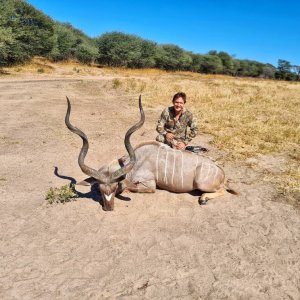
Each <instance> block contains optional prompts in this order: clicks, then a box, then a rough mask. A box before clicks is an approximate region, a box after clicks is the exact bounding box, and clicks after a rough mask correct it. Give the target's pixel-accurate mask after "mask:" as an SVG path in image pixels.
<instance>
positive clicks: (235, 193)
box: [226, 189, 240, 196]
mask: <svg viewBox="0 0 300 300" xmlns="http://www.w3.org/2000/svg"><path fill="white" fill-rule="evenodd" d="M226 191H227V192H228V193H230V194H232V195H236V196H238V195H239V194H240V193H238V192H237V191H235V190H233V189H226Z"/></svg>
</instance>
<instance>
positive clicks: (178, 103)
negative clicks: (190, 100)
mask: <svg viewBox="0 0 300 300" xmlns="http://www.w3.org/2000/svg"><path fill="white" fill-rule="evenodd" d="M173 105H174V109H175V112H176V113H181V112H182V110H183V107H184V100H183V99H182V98H181V97H180V98H177V99H176V100H175V101H173Z"/></svg>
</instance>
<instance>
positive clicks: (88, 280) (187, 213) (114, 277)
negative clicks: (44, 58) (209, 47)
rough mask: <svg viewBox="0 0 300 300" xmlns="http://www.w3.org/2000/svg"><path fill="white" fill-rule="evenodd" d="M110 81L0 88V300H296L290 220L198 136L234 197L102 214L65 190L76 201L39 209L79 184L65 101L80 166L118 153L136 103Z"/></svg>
mask: <svg viewBox="0 0 300 300" xmlns="http://www.w3.org/2000/svg"><path fill="white" fill-rule="evenodd" d="M110 80H111V79H109V78H105V77H99V76H98V77H85V78H71V77H68V78H67V77H57V78H54V77H53V76H47V75H46V74H45V75H41V76H32V77H29V76H26V77H24V78H22V77H9V76H7V77H2V78H1V79H0V89H1V93H0V107H1V110H0V166H1V168H0V192H1V200H0V205H1V210H0V232H1V233H0V237H1V238H0V299H30V300H31V299H272V300H274V299H278V300H279V299H280V300H283V299H295V300H296V299H300V290H299V287H300V262H299V257H300V241H299V240H300V218H299V211H298V210H296V209H295V208H294V207H293V206H291V205H289V204H286V203H285V202H284V201H283V199H280V197H282V196H280V195H278V194H277V193H276V190H275V188H274V187H273V186H271V185H269V184H268V183H266V182H263V181H261V179H260V176H259V175H260V174H259V172H257V171H255V170H253V169H251V168H249V167H247V166H246V165H245V164H243V162H235V163H228V162H224V161H222V153H220V152H219V151H217V150H216V149H213V148H212V146H211V144H210V143H209V141H210V140H211V137H210V136H207V135H202V134H200V135H199V136H198V137H197V138H196V139H195V140H194V144H196V145H202V146H206V147H208V148H209V150H210V151H209V153H208V155H210V156H211V157H212V158H213V159H216V160H217V161H218V162H219V164H221V165H222V166H223V168H224V170H225V172H226V175H227V177H228V178H229V179H230V185H231V187H232V188H234V189H236V190H238V191H239V193H240V195H239V196H234V195H231V194H227V195H225V196H222V197H220V198H216V199H214V200H212V201H210V202H209V204H208V205H206V206H200V205H199V204H198V196H197V195H195V194H193V193H192V194H191V193H186V194H175V193H170V192H167V191H163V190H157V191H156V193H155V194H134V193H126V194H124V195H123V197H120V199H116V202H115V210H114V211H113V212H105V211H103V210H102V207H101V205H100V204H99V199H100V195H99V193H98V191H97V189H96V188H95V187H92V188H91V187H76V189H77V191H78V192H79V194H80V197H79V198H78V199H77V200H76V201H73V202H69V203H66V204H54V205H48V204H47V202H46V201H45V194H46V192H47V190H48V189H49V187H61V186H63V185H65V184H69V183H70V182H75V181H80V180H82V179H84V178H85V177H86V176H85V175H84V174H82V172H81V170H80V168H79V166H78V164H77V157H78V153H79V150H80V147H81V140H80V138H79V137H78V136H76V135H74V134H72V133H70V132H69V131H68V130H67V128H66V127H65V124H64V116H65V112H66V100H65V96H66V95H67V96H68V97H69V98H70V99H71V101H72V104H73V107H72V114H71V122H72V123H73V124H74V125H76V126H77V127H79V128H81V129H82V130H83V131H84V132H85V133H86V134H87V135H88V137H89V141H90V151H89V153H88V155H87V159H86V163H87V164H88V165H90V166H92V167H94V168H99V167H100V166H101V165H102V164H104V163H107V162H109V161H111V160H113V159H116V158H118V157H121V156H122V155H123V154H125V149H124V144H123V139H124V134H125V132H126V130H127V128H129V127H130V126H131V125H132V124H133V123H135V122H136V121H137V120H138V118H139V113H138V108H137V100H138V96H137V95H130V96H124V95H122V94H121V93H120V92H118V91H114V92H113V93H112V92H110V93H108V92H106V88H105V87H106V86H107V85H108V84H109V82H110ZM166 105H167V103H166ZM161 109H162V107H157V108H147V107H145V114H146V122H145V125H144V127H143V128H142V129H140V130H139V131H138V132H136V133H135V134H134V136H133V137H132V144H133V145H137V144H138V143H139V142H143V141H148V140H153V139H154V138H155V136H156V133H155V130H154V128H155V122H156V120H157V118H158V116H159V113H160V111H161ZM273 164H274V162H273ZM267 167H268V164H267V166H266V168H267ZM275 200H276V201H275ZM281 200H282V201H281Z"/></svg>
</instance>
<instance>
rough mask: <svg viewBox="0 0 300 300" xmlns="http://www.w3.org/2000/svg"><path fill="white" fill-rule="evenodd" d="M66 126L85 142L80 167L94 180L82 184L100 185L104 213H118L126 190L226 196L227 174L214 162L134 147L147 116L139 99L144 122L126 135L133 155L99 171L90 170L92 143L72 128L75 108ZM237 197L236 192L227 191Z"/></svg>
mask: <svg viewBox="0 0 300 300" xmlns="http://www.w3.org/2000/svg"><path fill="white" fill-rule="evenodd" d="M67 100H68V111H67V114H66V118H65V122H66V125H67V127H68V128H69V129H70V130H71V131H72V132H74V133H76V134H77V135H79V136H80V137H81V138H82V140H83V146H82V148H81V151H80V154H79V158H78V163H79V166H80V168H81V170H82V171H83V172H84V173H85V174H87V175H88V176H90V177H89V178H87V179H85V180H84V181H82V182H80V183H78V184H83V185H88V184H93V183H98V184H99V189H100V192H101V195H102V200H103V208H104V210H113V209H114V197H115V195H116V194H119V193H122V192H123V191H124V190H125V189H126V190H129V191H131V192H140V193H154V192H155V189H156V187H157V186H158V187H159V188H161V189H164V190H168V191H171V192H178V193H181V192H182V193H183V192H190V191H193V190H200V191H202V192H204V194H202V195H201V197H200V200H201V201H206V200H208V199H212V198H215V197H217V196H221V195H223V194H224V193H225V192H226V188H225V185H224V181H225V175H224V171H223V170H222V169H221V168H220V167H219V166H217V165H216V164H215V163H214V162H213V161H212V160H210V159H209V158H207V157H205V156H201V155H198V154H195V153H191V152H189V151H181V150H175V149H172V148H170V147H169V146H167V145H164V144H161V143H158V142H147V143H143V144H140V145H138V146H137V147H136V148H135V149H133V148H132V146H131V144H130V136H131V134H132V133H133V132H134V131H136V130H137V129H139V128H140V127H142V125H143V123H144V120H145V116H144V112H143V108H142V104H141V97H140V99H139V107H140V113H141V120H140V121H139V122H138V123H137V124H135V125H134V126H133V127H131V128H130V129H129V130H128V131H127V133H126V135H125V141H124V142H125V147H126V149H127V152H128V154H129V155H126V156H123V157H122V158H120V159H119V160H114V161H112V162H111V163H110V164H109V165H105V166H102V167H101V168H100V169H99V170H95V169H92V168H90V167H87V166H86V165H85V164H84V158H85V156H86V154H87V151H88V139H87V137H86V135H85V134H84V133H83V132H82V131H81V130H80V129H78V128H76V127H74V126H73V125H71V124H70V121H69V116H70V111H71V105H70V102H69V99H67ZM227 191H229V192H231V193H235V192H233V191H232V190H227Z"/></svg>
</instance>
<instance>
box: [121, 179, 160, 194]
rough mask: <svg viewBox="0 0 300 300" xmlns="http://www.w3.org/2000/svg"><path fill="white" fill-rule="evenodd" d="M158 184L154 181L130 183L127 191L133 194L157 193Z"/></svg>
mask: <svg viewBox="0 0 300 300" xmlns="http://www.w3.org/2000/svg"><path fill="white" fill-rule="evenodd" d="M155 189H156V183H155V181H154V180H149V181H135V182H128V183H127V184H126V188H125V190H127V191H129V192H133V193H155Z"/></svg>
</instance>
